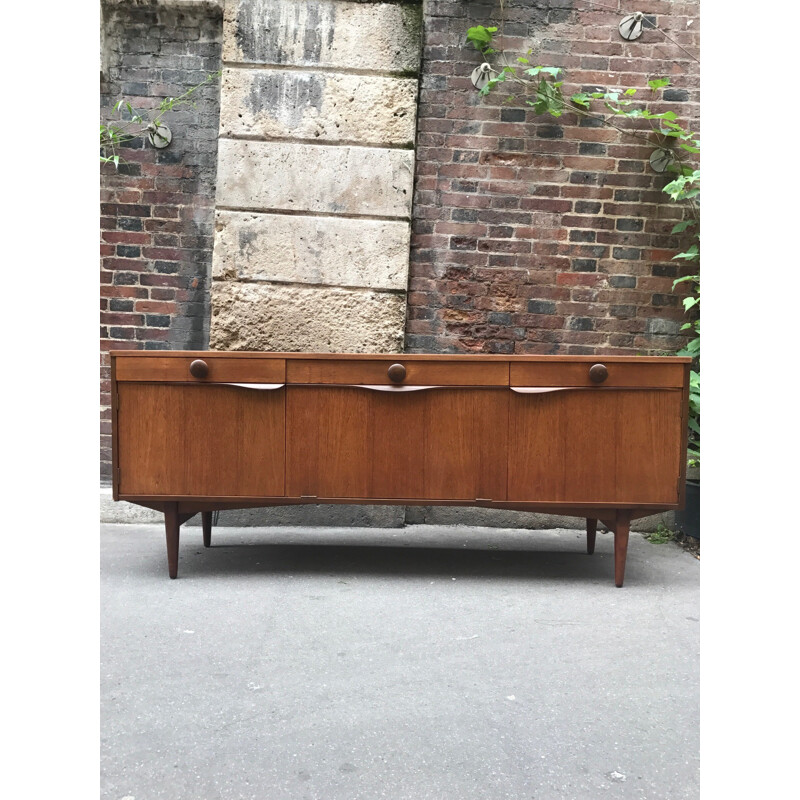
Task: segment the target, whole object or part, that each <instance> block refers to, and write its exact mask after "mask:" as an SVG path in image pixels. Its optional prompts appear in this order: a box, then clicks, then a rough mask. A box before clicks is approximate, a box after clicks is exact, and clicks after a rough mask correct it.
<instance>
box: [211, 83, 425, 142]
mask: <svg viewBox="0 0 800 800" xmlns="http://www.w3.org/2000/svg"><path fill="white" fill-rule="evenodd" d="M416 104H417V79H416V78H393V77H385V76H381V75H349V74H347V75H337V74H331V73H326V72H314V71H309V70H272V69H257V70H252V69H230V68H229V69H226V70H225V72H224V75H223V84H222V109H221V111H220V134H221V135H222V136H232V137H250V138H252V137H259V138H292V139H311V140H312V141H320V142H324V141H346V142H358V143H365V144H373V143H378V144H382V145H385V146H386V145H395V146H405V147H409V148H413V145H414V133H415V131H414V127H415V126H414V123H415V120H416Z"/></svg>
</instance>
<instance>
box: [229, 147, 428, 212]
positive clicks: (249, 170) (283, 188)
mask: <svg viewBox="0 0 800 800" xmlns="http://www.w3.org/2000/svg"><path fill="white" fill-rule="evenodd" d="M413 180H414V153H413V151H411V150H388V149H383V148H378V147H351V146H348V147H336V146H325V145H308V144H296V143H289V142H252V141H238V140H232V139H220V141H219V161H218V169H217V206H222V207H224V208H228V209H243V210H250V211H252V210H264V211H270V210H274V209H281V210H287V211H310V212H324V213H329V214H366V215H372V216H380V217H396V218H400V219H409V218H410V216H411V194H412V188H413Z"/></svg>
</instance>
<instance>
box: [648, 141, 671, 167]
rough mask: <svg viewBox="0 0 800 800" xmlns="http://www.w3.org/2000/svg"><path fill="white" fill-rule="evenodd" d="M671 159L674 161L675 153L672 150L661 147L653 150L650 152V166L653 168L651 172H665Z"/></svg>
mask: <svg viewBox="0 0 800 800" xmlns="http://www.w3.org/2000/svg"><path fill="white" fill-rule="evenodd" d="M673 161H675V154H674V153H673V152H672V150H665V149H664V148H663V147H659V148H658V150H653V152H652V153H651V154H650V166H651V167H652V168H653V172H666V171H667V170H668V169H669V165H670V164H672V162H673Z"/></svg>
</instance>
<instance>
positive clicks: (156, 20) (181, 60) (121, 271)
mask: <svg viewBox="0 0 800 800" xmlns="http://www.w3.org/2000/svg"><path fill="white" fill-rule="evenodd" d="M184 8H186V10H184ZM104 33H105V54H104V65H105V66H104V73H103V75H102V76H101V119H104V120H107V119H109V118H111V116H112V108H113V105H114V104H115V103H116V101H117V100H119V99H123V98H124V99H126V100H127V101H129V102H130V103H131V105H132V106H133V107H134V108H136V109H148V108H154V107H157V106H158V104H159V103H160V102H161V100H162V99H163V98H164V97H169V96H172V97H177V96H179V95H180V94H182V93H183V92H185V91H186V90H187V89H189V88H190V87H191V86H194V85H196V84H198V83H200V82H201V81H202V80H204V79H205V77H206V75H207V74H208V73H210V72H214V71H216V70H218V69H219V66H220V51H221V42H222V19H221V12H220V9H219V8H215V7H214V5H213V4H192V5H191V6H190V7H186V4H180V3H176V4H170V3H151V4H149V5H130V4H121V5H117V4H116V3H106V4H105V6H104ZM165 121H166V122H167V124H168V125H169V127H170V128H171V130H172V133H173V140H172V143H171V144H170V146H169V147H167V148H166V149H164V150H156V149H154V148H153V147H151V146H150V145H149V144H146V143H144V142H143V141H142V140H138V141H135V142H133V143H131V146H130V147H126V148H125V149H123V150H121V151H120V155H121V156H122V158H124V160H125V162H126V163H124V164H121V165H120V167H119V169H118V170H117V169H114V167H113V166H112V165H105V166H104V167H103V168H102V169H101V190H100V214H101V218H100V228H101V245H100V253H101V271H100V345H101V362H100V370H101V375H100V407H101V408H100V413H101V443H100V460H101V481H102V482H103V483H108V482H110V478H111V436H110V434H111V411H110V394H109V390H110V366H109V357H108V351H109V350H112V349H144V350H164V349H173V350H180V349H203V348H206V347H207V346H208V320H209V282H210V272H211V254H212V245H213V233H214V191H215V180H216V163H217V132H218V128H219V86H218V84H212V85H209V86H206V87H203V89H201V90H199V91H198V92H197V93H196V107H195V108H189V107H182V108H181V110H176V111H173V112H169V113H168V114H167V115H166V117H165Z"/></svg>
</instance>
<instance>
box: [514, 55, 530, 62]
mask: <svg viewBox="0 0 800 800" xmlns="http://www.w3.org/2000/svg"><path fill="white" fill-rule="evenodd" d="M517 61H519V63H520V64H530V63H531V62H530V61H528V59H527V58H523V57H522V56H517Z"/></svg>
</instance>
